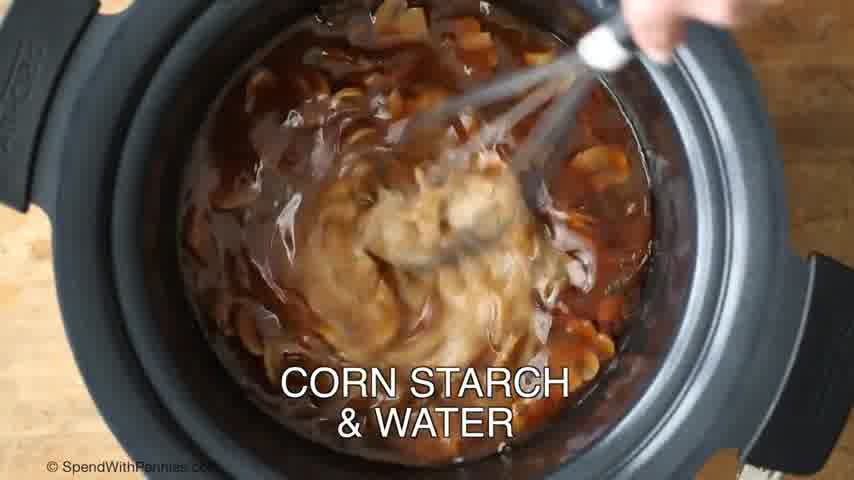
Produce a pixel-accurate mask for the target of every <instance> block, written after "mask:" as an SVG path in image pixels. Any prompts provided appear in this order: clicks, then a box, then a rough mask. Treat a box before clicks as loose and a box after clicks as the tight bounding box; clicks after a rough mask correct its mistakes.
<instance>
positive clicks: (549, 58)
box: [522, 50, 557, 66]
mask: <svg viewBox="0 0 854 480" xmlns="http://www.w3.org/2000/svg"><path fill="white" fill-rule="evenodd" d="M556 57H557V51H556V50H545V51H536V50H532V51H526V52H525V53H523V54H522V58H523V59H524V60H525V64H526V65H529V66H540V65H547V64H550V63H552V62H554V61H555V58H556Z"/></svg>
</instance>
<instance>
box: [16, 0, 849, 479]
mask: <svg viewBox="0 0 854 480" xmlns="http://www.w3.org/2000/svg"><path fill="white" fill-rule="evenodd" d="M53 3H54V2H50V1H47V0H29V1H26V2H23V1H21V2H16V3H15V5H14V7H13V10H12V12H11V13H10V16H9V17H8V19H7V21H6V23H5V24H4V25H3V28H2V30H0V48H9V47H8V46H10V45H16V46H20V45H24V46H27V45H29V47H27V48H30V47H31V49H30V50H27V49H26V48H23V47H18V49H17V50H15V52H14V53H15V54H14V55H3V56H2V57H0V68H2V69H3V71H0V74H7V75H8V76H0V78H11V79H12V80H11V83H10V85H11V87H7V88H6V90H4V91H6V92H7V93H6V94H5V95H4V96H3V97H0V98H2V100H0V101H2V104H0V108H2V110H0V119H3V122H0V127H2V131H0V133H2V134H3V135H2V138H3V142H4V143H3V147H4V150H3V151H2V155H3V156H2V161H3V164H4V170H5V172H7V175H5V176H4V177H3V181H2V182H0V200H3V201H4V202H6V203H8V204H10V205H12V206H14V207H16V208H18V209H20V210H26V206H27V205H28V203H29V202H30V200H31V199H32V200H33V201H34V202H35V203H37V204H39V205H40V206H42V207H43V208H44V209H45V210H46V211H47V212H48V214H49V215H50V217H51V219H52V222H53V225H54V240H55V245H56V269H57V282H58V289H59V295H60V303H61V306H62V310H63V315H64V318H65V322H66V329H67V333H68V336H69V340H70V342H71V344H72V348H73V350H74V353H75V357H76V360H77V362H78V365H79V367H80V369H81V373H82V374H83V376H84V378H85V380H86V383H87V385H88V386H89V388H90V391H91V393H92V395H93V397H94V399H95V401H96V403H97V404H98V407H99V409H100V411H101V412H102V414H103V415H104V417H105V419H106V421H107V423H108V424H109V425H110V427H111V428H112V429H113V431H114V433H115V435H116V437H117V438H118V439H119V441H120V442H121V443H122V444H123V445H124V446H125V448H126V449H127V450H128V452H129V454H130V455H131V456H132V457H134V458H135V459H138V460H142V461H146V462H150V463H177V464H185V465H190V464H194V463H210V462H211V460H213V461H215V462H216V463H218V464H219V466H220V467H221V470H223V472H228V474H230V475H231V476H237V477H240V478H245V477H249V476H258V477H263V478H267V477H271V476H274V475H276V474H278V473H280V470H276V469H274V468H272V467H270V466H269V465H266V464H264V463H263V462H262V461H261V458H263V455H261V456H256V455H255V454H254V453H255V452H252V451H247V450H246V449H245V445H238V444H235V443H234V442H233V439H231V438H230V437H229V432H228V430H227V429H225V428H224V427H223V425H216V424H212V423H211V422H210V421H208V420H206V419H205V418H203V417H204V413H205V412H204V410H202V409H199V408H197V407H196V405H195V404H197V403H199V398H198V394H196V395H194V394H193V392H188V391H187V389H186V388H182V386H181V385H179V384H176V383H175V382H174V377H176V373H177V372H175V371H171V370H170V368H173V367H174V366H173V365H171V364H169V363H168V362H167V361H166V360H165V359H163V358H159V359H158V358H156V355H154V354H152V353H151V352H145V351H141V350H140V349H139V348H138V346H139V345H140V344H141V342H142V340H140V337H145V336H146V335H148V336H150V335H151V334H152V332H153V330H150V329H146V328H145V327H144V325H141V324H140V320H150V318H149V317H147V316H146V315H143V314H142V313H140V311H146V313H149V314H150V312H148V310H149V308H150V307H148V306H147V304H146V300H145V299H144V295H139V292H140V291H141V290H144V288H145V282H144V278H143V275H142V271H143V270H144V269H145V268H144V267H145V263H144V255H143V254H142V252H141V250H142V248H141V245H140V243H142V242H141V240H140V239H141V235H142V234H143V229H142V228H141V227H140V225H139V224H140V223H141V222H140V219H141V218H143V217H142V216H141V215H142V212H143V210H144V209H143V208H142V207H143V200H144V198H145V191H144V189H143V187H144V185H145V182H144V181H143V176H145V175H146V173H148V172H146V170H147V167H150V165H148V164H146V163H145V162H139V161H138V160H139V157H140V155H141V154H142V153H147V154H151V153H153V152H155V151H156V150H154V149H152V142H153V141H154V140H155V139H157V138H158V133H157V126H158V121H157V120H158V119H159V117H160V116H162V115H163V113H164V111H166V110H168V108H169V107H170V106H172V105H174V103H170V102H174V100H175V98H174V94H175V92H176V91H177V89H178V84H179V83H180V82H181V81H182V80H183V79H184V77H185V76H186V75H187V74H188V70H189V69H190V67H191V65H192V64H194V63H197V61H198V60H199V59H198V58H197V57H198V56H199V55H200V54H201V53H203V52H204V51H206V47H210V46H211V45H212V44H214V43H215V41H216V40H217V39H218V38H220V36H222V35H224V34H225V32H226V31H227V30H228V28H229V27H230V26H231V24H232V23H235V22H237V20H238V19H240V18H243V16H244V15H245V14H247V13H248V12H250V11H252V10H253V9H255V8H256V7H258V6H259V5H260V4H262V3H263V2H262V1H261V0H246V1H243V2H235V1H220V2H213V3H212V2H209V1H201V0H198V1H191V0H186V1H183V2H158V1H154V0H150V1H149V0H137V3H136V5H135V6H134V7H133V8H132V9H131V10H130V11H128V12H127V13H125V14H124V15H122V16H119V17H109V18H105V17H97V18H95V19H94V20H91V21H90V18H91V17H92V15H93V13H94V11H95V7H96V4H95V2H92V1H84V0H67V1H66V2H63V8H66V9H67V10H66V11H65V15H63V16H62V17H56V18H54V19H45V18H44V17H43V13H42V12H44V11H49V10H48V8H49V7H54V5H53ZM280 3H282V2H280ZM292 3H296V2H292ZM518 3H519V4H526V3H527V2H522V1H520V2H518ZM580 3H582V4H583V5H584V6H585V7H586V8H587V10H588V11H589V12H592V13H593V14H594V15H598V16H602V15H604V14H605V13H606V10H605V9H603V8H601V7H600V6H598V5H594V3H597V2H593V1H589V2H580ZM540 5H541V6H540V7H539V8H540V9H541V10H542V5H543V3H540ZM526 6H527V7H528V8H534V9H536V8H537V7H536V6H535V5H526ZM535 13H536V12H535ZM539 13H541V14H547V13H548V12H543V11H540V12H539ZM51 22H55V23H56V25H49V23H51ZM87 22H88V28H87V29H86V31H85V33H84V34H83V35H78V29H77V28H73V27H74V25H77V26H78V27H81V26H83V25H84V24H87ZM34 25H37V26H38V28H37V27H34ZM51 26H55V27H56V28H50V27H51ZM46 27H47V30H49V31H52V32H57V36H56V37H51V38H50V39H48V38H47V37H46V36H45V37H41V38H40V37H38V36H34V35H36V33H35V32H38V31H44V30H45V29H46ZM60 37H61V38H60ZM60 39H61V40H62V42H60V41H59V40H60ZM20 52H24V54H20ZM26 52H37V53H38V54H39V55H40V56H37V57H32V56H31V57H26ZM19 54H20V55H19ZM21 55H25V56H24V57H21ZM31 55H35V53H32V54H31ZM21 58H23V60H24V61H23V62H22V61H21V60H20V59H21ZM28 59H31V61H30V62H27V60H28ZM66 59H67V61H66ZM21 65H23V67H22V66H21ZM33 65H35V66H36V67H38V68H30V67H32V66H33ZM677 65H678V67H677V68H675V69H671V70H659V69H656V68H652V67H651V68H650V69H649V70H650V75H651V76H652V78H653V79H654V80H655V82H656V84H657V85H659V87H660V88H661V90H662V92H663V96H664V97H665V99H666V101H667V106H668V107H669V108H670V111H671V113H672V115H673V117H674V119H675V122H676V124H677V125H679V126H680V128H684V129H685V132H683V133H684V134H683V136H682V138H683V141H684V143H685V148H686V150H687V155H688V156H689V157H690V158H703V159H704V162H705V163H706V165H700V166H697V168H696V172H699V173H697V174H696V175H695V176H696V177H697V178H695V181H705V182H708V187H707V188H700V189H699V190H698V192H699V194H698V195H697V197H696V199H695V200H696V202H697V205H696V208H695V210H696V211H697V212H698V214H707V215H708V216H709V218H703V219H698V221H697V229H698V231H697V238H698V248H700V249H702V248H703V247H706V248H709V251H702V250H701V251H700V252H699V254H700V255H701V256H703V255H705V256H707V257H708V258H707V259H706V260H703V258H700V259H699V260H698V261H697V262H696V266H697V268H696V269H695V272H694V277H693V280H694V281H693V282H692V284H691V287H692V291H691V297H692V298H691V299H690V300H689V301H688V303H687V306H686V309H685V318H683V319H682V325H681V326H680V328H679V333H678V335H677V336H676V338H675V339H674V341H673V345H672V347H671V348H670V350H669V352H668V355H667V357H666V358H665V359H664V361H663V362H662V364H661V366H660V368H659V370H658V374H657V375H656V377H655V379H654V380H653V381H652V383H651V384H650V386H649V388H648V389H646V391H645V392H642V393H643V395H642V396H639V398H638V403H637V406H636V408H635V409H633V410H632V411H631V412H629V413H628V414H627V415H626V416H625V418H623V419H622V420H621V421H620V422H619V423H617V424H616V425H615V426H613V427H612V428H611V429H610V431H609V432H608V433H607V434H605V435H604V436H603V437H602V438H601V439H600V441H599V442H598V443H597V445H595V446H593V447H591V448H590V449H589V450H588V451H587V452H586V453H584V454H583V455H581V456H580V457H578V458H576V459H574V460H573V461H572V462H571V464H569V466H567V467H566V468H564V469H562V470H560V471H559V472H557V473H556V477H558V478H564V477H566V478H570V477H571V478H601V477H603V476H605V477H610V478H642V479H645V478H684V477H687V476H688V475H689V474H691V473H693V472H694V470H695V469H696V467H697V466H698V465H700V464H701V463H702V462H703V460H705V458H706V456H707V455H708V454H709V453H710V452H711V451H713V450H714V449H717V448H720V447H739V448H742V453H743V456H745V457H746V459H747V460H749V461H751V462H752V463H754V464H757V465H760V466H766V467H771V468H775V469H779V470H786V471H789V472H791V473H810V472H812V471H815V470H818V469H819V468H820V467H821V466H822V465H823V463H824V461H825V460H826V458H827V455H828V454H829V451H830V449H831V448H832V446H833V445H834V444H835V442H836V439H837V437H838V435H839V432H840V431H841V428H842V426H843V425H844V423H845V419H846V417H847V415H848V412H849V409H850V405H851V401H852V385H854V379H852V351H851V348H850V345H851V339H852V335H854V333H852V324H851V322H850V320H849V319H850V313H849V312H845V311H840V310H837V309H835V308H834V307H836V306H838V305H839V304H840V302H839V299H840V298H844V296H845V294H846V293H847V291H848V290H850V287H849V285H852V282H851V281H852V280H854V275H852V273H851V272H850V271H848V270H847V269H845V268H844V267H842V266H840V265H838V264H836V263H835V262H833V261H831V260H829V259H826V258H824V257H820V256H815V257H813V258H811V259H810V261H809V262H807V263H805V262H803V261H802V260H800V259H798V258H796V257H795V256H794V255H792V254H791V253H790V251H789V250H788V248H787V246H786V240H787V239H786V229H785V224H786V215H785V209H784V204H783V196H782V183H783V182H782V178H781V169H780V165H779V164H778V162H777V158H776V152H775V150H774V144H773V138H772V136H771V135H770V130H769V129H768V127H767V124H766V123H767V121H766V118H765V114H764V110H763V108H762V106H761V105H760V104H759V102H758V95H757V91H756V89H755V86H754V85H753V83H752V81H751V80H750V77H749V75H748V73H747V70H746V67H745V65H744V64H743V62H742V60H741V59H740V57H739V56H738V54H737V51H736V50H735V48H734V47H733V45H732V44H731V42H730V41H729V40H728V39H727V38H726V37H725V36H724V35H722V34H721V33H719V32H715V31H712V30H709V29H705V28H700V27H697V28H695V29H693V30H692V32H691V35H690V39H689V42H688V46H687V47H686V48H685V49H683V50H682V51H681V52H680V54H679V62H678V63H677ZM21 71H23V72H30V73H27V75H30V78H31V80H29V81H25V80H17V82H24V83H25V84H26V85H27V87H28V88H27V90H28V93H27V94H26V95H23V94H9V93H8V92H9V91H12V92H13V93H15V92H19V91H21V90H20V87H17V88H18V89H17V90H16V89H15V87H16V85H19V84H18V83H15V82H16V79H20V78H25V77H21V76H20V73H19V72H21ZM682 77H684V78H687V79H689V80H690V81H688V82H685V81H675V80H674V79H677V80H678V79H679V78H682ZM10 88H11V89H12V90H10ZM692 101H693V102H696V105H694V106H692V105H691V104H692ZM187 128H189V127H187ZM693 130H697V131H709V132H711V136H710V139H711V142H710V144H705V143H703V142H701V141H697V140H696V138H695V137H692V135H689V133H690V132H691V131H693ZM692 138H694V139H695V140H692ZM119 158H121V159H122V161H121V165H119V162H118V160H119ZM129 159H135V160H137V161H136V162H130V161H128V160H129ZM718 200H722V201H721V204H719V205H703V204H702V202H703V201H718ZM698 279H702V280H703V282H698V281H697V280H698ZM704 282H705V283H704ZM134 319H136V321H134ZM123 320H124V322H123ZM125 324H126V325H127V326H126V327H125ZM159 340H160V339H158V338H148V341H150V342H154V343H156V342H157V341H159ZM154 343H151V344H152V345H153V344H154ZM134 347H137V348H136V349H135V348H134ZM206 355H207V352H205V353H200V354H199V363H200V365H203V366H204V367H205V368H206V367H208V366H210V365H214V359H213V358H212V357H211V356H206ZM154 367H162V368H154ZM199 372H200V374H202V375H204V374H205V370H204V368H203V367H199ZM170 377H172V378H171V380H170ZM668 377H670V378H668ZM673 379H675V380H673ZM223 390H227V387H226V386H223ZM731 405H737V407H738V411H734V410H735V408H730V409H729V411H728V408H729V406H731ZM269 443H270V442H268V447H267V448H268V450H269V451H268V452H267V453H270V452H272V451H273V450H275V449H276V448H280V447H281V446H280V445H273V446H269ZM289 446H293V448H295V449H296V450H297V451H299V452H300V453H302V454H303V458H302V459H301V460H298V461H296V462H295V463H297V464H298V468H300V469H302V471H303V472H316V471H323V470H318V469H317V468H315V467H313V466H312V464H313V463H314V464H318V463H325V462H331V461H334V462H338V463H340V464H342V465H345V466H346V465H350V460H348V459H342V458H340V457H330V456H329V455H330V454H328V453H325V452H322V451H318V450H312V449H308V448H307V447H305V446H300V445H296V444H294V445H290V444H289ZM260 448H262V449H263V448H264V447H263V446H260ZM661 452H667V453H661ZM352 465H353V466H354V468H357V467H356V465H358V463H357V462H354V463H352ZM223 472H218V473H216V472H206V473H204V474H199V476H200V477H202V478H212V477H214V476H215V475H225V473H223ZM360 472H364V473H368V471H360ZM462 472H463V473H457V474H455V473H454V472H451V473H448V474H445V473H439V472H436V474H435V475H436V476H437V477H439V476H442V477H445V478H463V476H464V475H465V470H462ZM493 472H494V473H496V474H498V475H501V476H502V477H503V478H515V477H517V476H518V477H519V478H523V477H526V475H524V473H525V472H519V471H511V470H505V471H502V470H500V469H499V470H494V471H493ZM529 472H530V470H529ZM369 473H370V476H371V477H375V478H383V477H387V476H388V475H389V471H386V470H384V469H383V468H380V467H376V468H371V469H370V471H369ZM427 475H430V476H432V474H425V476H427Z"/></svg>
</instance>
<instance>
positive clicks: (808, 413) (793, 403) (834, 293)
mask: <svg viewBox="0 0 854 480" xmlns="http://www.w3.org/2000/svg"><path fill="white" fill-rule="evenodd" d="M810 272H811V278H810V289H809V298H808V300H807V301H808V305H807V306H806V309H805V311H804V312H805V313H804V315H805V316H806V319H805V322H804V323H803V327H802V328H803V331H802V334H801V340H800V346H799V348H798V351H797V353H796V357H795V361H794V365H793V366H792V368H791V371H790V373H789V377H788V380H787V383H786V385H785V387H784V389H783V393H782V395H781V396H780V398H779V399H778V401H777V403H776V406H775V407H774V411H773V413H772V414H771V416H770V418H769V420H768V422H767V423H766V425H765V427H764V428H763V430H762V432H761V434H760V435H759V436H758V438H757V440H756V441H755V442H754V443H753V445H750V446H749V447H748V449H747V451H746V462H747V463H749V464H751V465H754V466H757V467H763V468H767V469H771V470H777V471H780V472H785V473H789V474H795V475H813V474H815V473H817V472H819V471H821V470H822V468H824V465H825V464H826V463H827V460H828V458H829V457H830V454H831V452H832V451H833V448H834V447H835V446H836V443H837V441H838V440H839V435H840V434H841V433H842V430H843V429H844V428H845V425H846V423H847V421H848V416H849V413H850V411H851V406H852V404H854V314H853V313H852V311H851V309H850V307H849V305H848V301H849V300H850V299H851V296H852V294H854V270H851V269H850V268H848V267H846V266H844V265H842V264H840V263H838V262H836V261H834V260H832V259H830V258H827V257H824V256H821V255H813V256H812V257H811V258H810Z"/></svg>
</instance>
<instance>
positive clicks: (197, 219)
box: [184, 206, 214, 265]
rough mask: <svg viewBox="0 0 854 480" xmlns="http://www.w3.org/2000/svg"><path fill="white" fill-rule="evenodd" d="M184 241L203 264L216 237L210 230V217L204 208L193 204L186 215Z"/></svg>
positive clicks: (205, 262)
mask: <svg viewBox="0 0 854 480" xmlns="http://www.w3.org/2000/svg"><path fill="white" fill-rule="evenodd" d="M184 241H185V244H186V246H187V249H188V250H189V251H190V253H191V254H192V255H193V257H195V258H196V260H198V261H199V262H201V263H202V264H203V265H207V259H208V256H209V255H211V253H212V250H213V249H214V238H213V235H211V231H210V219H209V218H208V215H207V214H206V213H205V211H204V210H202V209H200V208H199V207H196V206H193V207H192V208H190V210H189V211H188V212H187V215H186V216H185V217H184Z"/></svg>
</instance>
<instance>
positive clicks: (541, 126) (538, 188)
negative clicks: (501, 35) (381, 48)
mask: <svg viewBox="0 0 854 480" xmlns="http://www.w3.org/2000/svg"><path fill="white" fill-rule="evenodd" d="M636 52H637V49H636V48H635V47H634V45H633V42H632V40H631V35H630V33H629V29H628V27H627V25H626V23H625V21H624V19H623V17H622V15H620V14H617V15H615V16H614V17H612V18H611V19H609V20H607V21H605V22H603V23H602V24H600V25H599V26H597V27H596V28H594V29H593V30H591V31H590V32H588V33H587V34H585V35H584V36H583V37H582V38H581V39H580V40H579V41H578V43H577V45H576V47H575V48H573V49H571V50H570V51H568V52H567V53H564V54H562V55H561V56H559V57H557V58H556V59H555V60H554V61H553V62H551V63H548V64H546V65H541V66H536V67H532V68H526V69H523V70H520V71H518V72H513V73H510V74H507V75H504V76H501V77H499V78H497V79H496V80H494V81H492V82H490V83H487V84H486V85H484V86H481V87H477V88H475V89H473V90H471V91H469V92H466V93H464V94H462V95H460V96H458V97H455V98H452V99H450V100H448V101H446V102H444V103H441V104H440V105H438V106H437V107H436V108H435V109H433V110H430V111H427V112H424V113H422V114H419V115H418V116H416V117H414V118H413V119H412V121H411V122H410V123H409V125H408V126H407V127H406V131H405V132H404V137H403V139H404V141H405V142H407V141H410V140H412V139H414V138H416V137H417V136H419V135H422V134H424V133H425V132H429V131H435V128H437V127H439V126H441V125H443V124H444V123H445V122H447V121H448V120H449V119H450V118H452V117H453V116H454V115H456V114H458V113H459V112H460V111H465V110H467V109H476V108H482V107H485V106H488V105H491V104H496V103H499V102H501V101H504V100H508V99H513V98H518V97H519V96H520V95H524V94H525V93H527V92H530V94H528V95H526V96H524V98H523V99H522V100H521V101H520V102H518V103H516V104H515V105H513V106H512V107H511V108H510V109H509V110H507V111H506V112H504V113H502V114H501V115H499V116H498V117H497V118H495V119H494V120H492V121H491V122H489V123H488V124H486V125H484V126H483V127H482V128H481V130H480V131H479V132H478V133H477V134H476V135H474V136H473V137H472V138H471V139H469V140H468V141H467V142H466V143H465V144H463V145H462V146H460V147H458V148H454V149H452V150H450V151H448V152H444V153H443V158H442V159H441V161H442V163H443V165H445V166H447V167H448V168H454V166H455V165H458V164H460V163H463V162H465V161H467V159H468V158H470V157H471V155H472V154H473V153H475V152H477V151H478V150H481V149H483V148H484V147H491V146H494V145H495V144H496V143H497V142H499V141H501V139H502V138H503V137H504V136H505V134H506V133H508V132H509V131H510V130H511V129H512V128H513V127H514V126H515V125H517V124H518V123H519V122H521V121H522V120H523V119H525V118H526V117H527V116H528V115H530V114H532V113H534V112H536V111H538V110H539V109H540V108H542V107H543V106H544V105H546V104H548V103H549V102H550V101H552V100H554V102H553V104H552V105H550V106H549V108H548V109H547V110H546V111H545V112H544V113H543V116H542V117H541V118H540V119H539V120H538V122H537V124H536V126H535V127H534V129H533V131H532V132H531V134H530V136H529V137H528V139H527V140H526V142H525V143H524V144H523V145H521V147H520V149H519V150H518V151H517V152H516V153H515V154H514V156H513V158H512V160H511V168H512V169H513V171H514V172H516V174H518V175H519V178H520V181H521V182H522V187H523V193H524V195H525V201H526V203H527V204H528V206H529V208H531V210H532V211H534V212H541V211H543V210H544V209H546V208H548V207H549V206H550V203H551V200H550V196H549V194H548V190H547V188H546V182H545V180H546V178H549V175H550V174H551V173H552V172H551V169H552V167H553V164H554V163H556V162H553V161H552V159H553V158H554V157H555V150H556V147H557V145H558V144H559V143H560V139H561V138H562V137H563V135H565V134H566V132H568V131H569V130H571V129H572V128H573V125H572V122H573V119H574V118H575V113H576V112H577V111H578V109H579V108H580V106H581V105H582V104H583V103H584V100H586V99H587V98H588V95H589V93H590V92H591V90H592V89H593V87H594V86H595V84H596V81H597V78H598V76H599V75H600V74H603V73H612V72H616V71H618V70H620V69H621V68H623V67H624V66H625V65H626V64H627V63H628V62H629V61H630V60H632V59H633V58H634V56H635V53H636Z"/></svg>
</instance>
